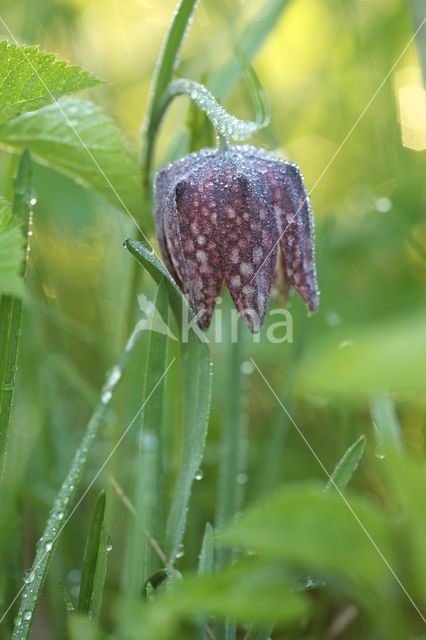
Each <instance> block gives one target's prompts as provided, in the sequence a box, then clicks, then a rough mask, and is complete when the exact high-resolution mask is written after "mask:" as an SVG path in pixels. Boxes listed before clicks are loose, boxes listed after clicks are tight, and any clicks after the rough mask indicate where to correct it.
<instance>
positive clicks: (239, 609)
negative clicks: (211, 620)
mask: <svg viewBox="0 0 426 640" xmlns="http://www.w3.org/2000/svg"><path fill="white" fill-rule="evenodd" d="M309 609H310V603H309V599H308V597H307V596H306V595H305V594H303V593H301V592H297V591H295V590H294V589H293V588H292V585H291V582H290V580H289V578H288V577H287V575H286V573H285V571H283V568H282V566H279V565H276V564H271V563H268V564H264V563H260V562H257V561H245V562H240V563H238V564H236V565H233V566H232V567H228V568H227V569H225V570H223V571H220V572H219V573H217V574H215V575H205V574H198V575H189V576H186V577H185V580H177V581H176V582H175V583H174V585H173V587H172V588H171V589H170V590H169V592H168V593H167V594H165V595H164V597H162V598H161V599H159V600H157V601H156V603H155V607H153V606H152V605H151V606H149V605H148V606H147V605H145V606H144V605H138V603H137V602H135V601H133V602H132V603H130V602H128V603H123V607H122V611H121V616H122V618H123V622H124V624H125V628H124V630H125V633H124V634H123V635H125V637H126V638H128V637H129V638H137V637H138V636H137V630H139V634H140V629H141V628H143V629H144V636H143V637H144V640H154V639H157V638H175V637H179V638H180V637H182V636H181V635H179V633H178V628H179V624H180V623H182V622H185V621H188V622H193V620H194V617H196V618H200V617H205V618H206V619H207V618H208V616H216V617H217V618H219V619H221V620H225V619H228V618H232V619H235V620H237V621H238V622H240V623H241V624H244V623H247V621H249V622H252V623H254V624H258V625H264V624H269V623H270V621H271V619H274V618H276V619H277V621H278V622H279V623H280V624H281V625H282V626H284V627H285V625H289V624H292V623H295V622H296V621H297V620H300V618H301V617H303V616H306V615H308V613H309ZM184 637H187V636H184ZM208 637H210V638H211V637H212V636H211V634H210V635H209V636H208Z"/></svg>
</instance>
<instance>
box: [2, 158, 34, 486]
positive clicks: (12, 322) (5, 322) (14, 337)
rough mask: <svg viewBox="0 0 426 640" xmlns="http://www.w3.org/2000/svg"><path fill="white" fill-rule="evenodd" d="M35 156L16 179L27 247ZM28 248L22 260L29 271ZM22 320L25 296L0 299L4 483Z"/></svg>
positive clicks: (18, 210) (17, 209) (17, 211)
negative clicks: (27, 264)
mask: <svg viewBox="0 0 426 640" xmlns="http://www.w3.org/2000/svg"><path fill="white" fill-rule="evenodd" d="M30 180H31V156H30V154H29V152H28V151H24V153H23V154H22V156H21V160H20V163H19V168H18V174H17V176H16V180H15V189H14V201H13V214H14V215H15V216H17V217H18V218H19V219H20V220H21V221H22V225H23V234H24V237H25V247H26V246H27V243H28V229H29V221H30V210H31V183H30ZM25 267H26V251H25V257H24V262H23V264H22V269H21V270H22V273H23V274H24V273H25ZM21 321H22V300H21V299H20V298H17V297H15V296H13V295H7V294H5V295H3V296H2V297H1V301H0V486H1V483H2V478H3V473H4V467H5V462H6V450H7V440H8V436H9V428H10V415H11V409H12V402H13V394H14V389H15V373H16V364H17V358H18V348H19V338H20V333H21Z"/></svg>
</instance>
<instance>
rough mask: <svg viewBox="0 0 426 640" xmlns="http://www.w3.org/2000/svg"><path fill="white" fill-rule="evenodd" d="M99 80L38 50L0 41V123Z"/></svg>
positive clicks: (90, 85) (52, 55)
mask: <svg viewBox="0 0 426 640" xmlns="http://www.w3.org/2000/svg"><path fill="white" fill-rule="evenodd" d="M100 82H102V80H100V78H97V77H96V76H94V75H92V74H91V73H88V72H87V71H83V70H82V69H80V67H76V66H69V65H68V64H67V63H66V62H64V61H63V60H56V57H55V55H54V54H52V53H44V52H43V51H39V49H38V47H34V46H31V47H22V46H19V45H16V44H9V43H8V42H7V40H3V41H2V42H0V124H2V123H4V122H7V121H8V120H12V119H13V118H16V117H17V116H19V115H20V114H21V113H24V112H25V111H34V110H35V109H39V108H40V107H43V106H44V105H45V104H48V103H50V102H52V101H53V100H55V99H56V98H58V97H59V96H62V95H64V94H65V93H72V92H73V91H79V90H80V89H84V88H86V87H92V86H94V85H95V84H99V83H100Z"/></svg>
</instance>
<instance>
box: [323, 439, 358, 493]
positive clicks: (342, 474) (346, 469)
mask: <svg viewBox="0 0 426 640" xmlns="http://www.w3.org/2000/svg"><path fill="white" fill-rule="evenodd" d="M364 449H365V436H364V435H362V436H360V437H359V438H358V440H355V442H354V443H353V444H352V445H351V446H350V447H349V449H347V450H346V451H345V453H344V454H343V457H342V458H341V459H340V460H339V462H338V463H337V464H336V466H335V468H334V471H333V473H332V474H331V480H329V481H328V482H327V486H326V490H329V489H331V488H336V487H337V488H338V489H339V490H340V491H344V490H345V489H346V487H347V486H348V484H349V482H350V479H351V478H352V476H353V474H354V472H355V470H356V469H357V467H358V465H359V461H360V460H361V458H362V454H363V453H364Z"/></svg>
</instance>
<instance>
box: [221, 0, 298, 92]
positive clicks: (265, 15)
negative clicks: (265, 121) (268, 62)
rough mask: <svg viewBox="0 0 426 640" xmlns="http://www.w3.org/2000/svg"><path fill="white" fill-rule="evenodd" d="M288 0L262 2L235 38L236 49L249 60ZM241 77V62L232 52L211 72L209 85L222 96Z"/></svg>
mask: <svg viewBox="0 0 426 640" xmlns="http://www.w3.org/2000/svg"><path fill="white" fill-rule="evenodd" d="M288 4H289V0H269V1H266V2H265V3H262V7H261V9H260V11H259V13H258V14H257V15H255V16H254V17H253V19H252V20H251V21H250V23H249V24H248V25H247V27H246V28H245V29H244V31H243V32H242V33H241V35H240V36H238V37H237V39H236V51H237V52H240V53H241V54H242V55H243V56H244V58H245V59H246V60H247V61H248V62H251V61H252V60H253V59H254V57H255V56H256V54H257V53H258V51H260V49H261V47H262V45H263V44H264V42H265V40H266V39H267V37H268V36H269V34H270V33H271V31H272V30H273V29H274V27H275V25H276V24H277V22H278V20H279V19H280V18H281V14H282V12H283V11H284V9H285V8H286V6H287V5H288ZM240 77H241V64H240V62H239V60H238V55H235V54H234V53H232V54H231V55H230V57H229V59H228V60H227V61H226V62H225V63H224V64H223V65H221V67H220V69H218V71H216V73H214V74H212V77H211V82H210V86H211V89H212V93H213V94H214V95H215V96H218V97H224V96H226V95H227V94H228V93H230V91H232V89H233V88H234V87H235V85H236V84H237V82H238V80H239V79H240Z"/></svg>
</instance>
